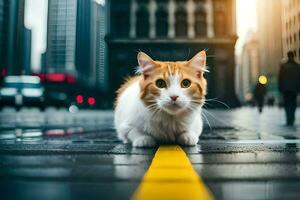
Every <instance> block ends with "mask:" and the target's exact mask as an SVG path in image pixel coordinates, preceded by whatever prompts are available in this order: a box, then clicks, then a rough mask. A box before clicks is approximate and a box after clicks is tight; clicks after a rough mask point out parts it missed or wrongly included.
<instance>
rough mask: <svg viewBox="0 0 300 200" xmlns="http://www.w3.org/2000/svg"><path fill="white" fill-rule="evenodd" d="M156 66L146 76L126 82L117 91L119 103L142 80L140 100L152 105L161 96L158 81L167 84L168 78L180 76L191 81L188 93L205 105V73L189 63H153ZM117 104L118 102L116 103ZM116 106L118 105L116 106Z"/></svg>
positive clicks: (136, 77) (132, 78)
mask: <svg viewBox="0 0 300 200" xmlns="http://www.w3.org/2000/svg"><path fill="white" fill-rule="evenodd" d="M153 62H154V64H155V68H154V70H152V71H151V73H149V74H147V76H146V75H139V76H134V77H131V78H129V79H127V80H126V82H125V83H124V84H123V85H122V86H121V87H120V89H118V90H117V101H118V98H119V97H120V95H121V94H122V93H123V92H124V91H125V90H126V89H127V88H128V87H129V86H130V85H131V84H133V83H134V82H135V81H138V80H140V88H141V91H140V98H141V100H142V101H143V102H144V103H145V104H146V105H151V104H152V103H153V102H154V100H155V98H156V97H157V96H159V95H160V89H159V88H157V87H156V86H155V81H156V80H157V79H163V80H165V81H166V82H167V85H168V77H169V76H172V75H179V76H180V77H181V80H183V79H189V80H190V81H191V82H192V84H191V86H190V87H188V88H186V89H187V93H188V94H189V95H190V96H191V97H192V98H193V100H194V101H196V102H198V103H199V104H200V103H203V100H204V96H205V95H206V84H207V83H206V80H205V78H204V77H203V72H199V70H196V69H195V68H192V67H191V66H190V62H189V61H177V62H163V61H153ZM116 103H117V102H116ZM115 105H116V104H115Z"/></svg>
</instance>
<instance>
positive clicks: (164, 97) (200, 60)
mask: <svg viewBox="0 0 300 200" xmlns="http://www.w3.org/2000/svg"><path fill="white" fill-rule="evenodd" d="M137 59H138V63H139V67H140V68H139V72H140V73H142V77H143V78H142V80H141V82H140V87H141V95H140V97H141V100H142V101H143V102H144V103H145V105H146V106H147V107H148V108H149V109H151V110H153V111H156V110H163V111H165V112H167V113H169V114H171V115H176V114H179V113H181V112H183V111H188V110H195V109H196V108H198V107H199V106H202V105H203V103H204V98H205V95H206V80H205V78H204V76H203V74H204V72H206V71H207V70H206V53H205V51H201V52H199V53H197V54H196V55H195V56H194V57H193V58H192V59H190V60H189V61H177V62H163V61H154V60H152V59H151V58H150V57H149V56H148V55H147V54H145V53H143V52H139V53H138V56H137Z"/></svg>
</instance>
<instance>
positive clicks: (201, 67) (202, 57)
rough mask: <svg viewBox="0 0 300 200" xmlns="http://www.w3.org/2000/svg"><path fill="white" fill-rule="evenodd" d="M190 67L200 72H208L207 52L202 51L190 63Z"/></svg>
mask: <svg viewBox="0 0 300 200" xmlns="http://www.w3.org/2000/svg"><path fill="white" fill-rule="evenodd" d="M188 65H189V67H192V68H194V69H196V70H197V71H199V72H208V70H207V69H206V52H205V51H200V52H199V53H197V54H196V55H195V56H194V57H193V58H191V59H190V60H189V61H188Z"/></svg>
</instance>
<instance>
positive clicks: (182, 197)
mask: <svg viewBox="0 0 300 200" xmlns="http://www.w3.org/2000/svg"><path fill="white" fill-rule="evenodd" d="M198 199H201V200H212V199H213V197H212V195H211V193H210V191H209V190H208V188H207V187H206V186H205V184H204V183H203V181H202V180H201V178H200V177H199V176H198V174H197V173H196V172H195V170H194V169H193V166H192V164H191V163H190V161H189V159H188V157H187V155H186V154H185V152H184V151H183V150H182V148H181V147H180V146H178V145H170V146H160V147H159V149H158V150H157V152H156V153H155V156H154V158H153V160H152V163H151V165H150V167H149V169H148V171H147V172H146V174H145V176H144V178H143V181H142V182H141V184H140V186H139V187H138V189H137V190H136V191H135V193H134V194H133V196H132V200H198Z"/></svg>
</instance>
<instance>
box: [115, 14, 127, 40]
mask: <svg viewBox="0 0 300 200" xmlns="http://www.w3.org/2000/svg"><path fill="white" fill-rule="evenodd" d="M114 17H115V20H114V28H113V32H112V34H113V35H116V36H117V37H128V36H129V13H128V12H126V11H123V10H120V11H117V12H116V14H115V16H114Z"/></svg>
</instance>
